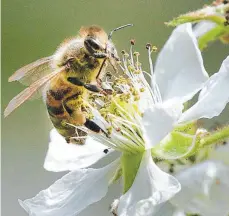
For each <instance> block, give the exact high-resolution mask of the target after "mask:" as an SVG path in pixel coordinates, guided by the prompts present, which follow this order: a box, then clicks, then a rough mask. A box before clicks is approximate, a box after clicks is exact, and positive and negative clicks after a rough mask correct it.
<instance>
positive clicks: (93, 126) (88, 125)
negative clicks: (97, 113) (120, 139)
mask: <svg viewBox="0 0 229 216" xmlns="http://www.w3.org/2000/svg"><path fill="white" fill-rule="evenodd" d="M84 126H85V127H86V128H88V129H89V130H91V131H93V132H95V133H100V132H103V133H104V134H105V135H106V136H107V137H109V135H108V133H106V132H105V131H104V130H103V129H102V128H101V127H99V125H97V124H96V123H95V122H93V121H91V120H90V119H86V122H85V123H84Z"/></svg>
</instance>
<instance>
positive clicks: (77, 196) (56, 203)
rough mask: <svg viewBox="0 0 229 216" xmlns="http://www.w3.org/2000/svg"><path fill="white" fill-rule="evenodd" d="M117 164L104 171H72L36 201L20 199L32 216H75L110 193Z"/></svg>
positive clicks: (34, 199)
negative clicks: (110, 183) (111, 179)
mask: <svg viewBox="0 0 229 216" xmlns="http://www.w3.org/2000/svg"><path fill="white" fill-rule="evenodd" d="M117 166H118V161H114V162H113V163H111V164H109V165H107V166H105V167H103V168H101V169H91V168H88V169H80V170H76V171H71V172H69V173H68V174H67V175H65V176H63V177H62V178H61V179H59V180H58V181H56V182H55V183H54V184H53V185H51V186H50V187H49V188H48V189H46V190H43V191H41V192H40V193H38V194H37V195H36V196H35V197H34V198H32V199H27V200H25V201H21V200H19V203H20V205H21V206H22V207H23V208H24V209H25V210H26V211H27V212H28V213H29V215H30V216H74V215H76V214H77V213H79V212H81V211H82V210H83V209H85V208H86V207H87V206H88V205H90V204H92V203H94V202H97V201H99V200H101V199H102V198H103V197H104V196H105V195H106V193H107V190H108V184H109V180H110V177H111V174H112V173H114V171H115V170H116V169H117Z"/></svg>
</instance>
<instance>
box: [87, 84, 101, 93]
mask: <svg viewBox="0 0 229 216" xmlns="http://www.w3.org/2000/svg"><path fill="white" fill-rule="evenodd" d="M84 88H86V89H87V90H89V91H92V92H96V93H99V92H102V88H100V87H99V86H97V85H93V84H84Z"/></svg>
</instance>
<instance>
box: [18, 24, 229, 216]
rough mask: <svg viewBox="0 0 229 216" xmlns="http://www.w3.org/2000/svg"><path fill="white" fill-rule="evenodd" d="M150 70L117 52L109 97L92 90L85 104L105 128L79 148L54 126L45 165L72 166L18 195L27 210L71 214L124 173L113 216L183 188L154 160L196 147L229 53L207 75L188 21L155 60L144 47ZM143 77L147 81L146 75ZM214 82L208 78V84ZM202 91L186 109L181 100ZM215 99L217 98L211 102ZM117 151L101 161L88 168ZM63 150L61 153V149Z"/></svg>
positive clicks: (149, 209) (228, 68)
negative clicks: (31, 192) (33, 191)
mask: <svg viewBox="0 0 229 216" xmlns="http://www.w3.org/2000/svg"><path fill="white" fill-rule="evenodd" d="M147 51H148V56H149V64H150V74H148V73H146V72H145V71H144V70H143V66H142V65H141V64H140V60H139V53H137V52H134V51H133V44H132V45H131V48H130V52H128V53H127V52H123V53H122V63H121V64H120V68H121V70H122V76H121V75H114V77H112V79H111V80H110V79H107V80H105V81H104V83H103V84H104V85H106V88H107V89H110V90H111V92H112V94H111V95H101V94H99V93H98V94H94V93H93V94H92V95H91V97H90V99H89V100H88V104H87V108H88V109H90V112H91V113H92V114H93V118H92V119H93V121H94V122H95V123H96V124H97V125H99V127H100V128H102V130H103V131H105V132H106V134H107V136H106V135H105V134H104V133H103V134H94V133H91V132H90V131H89V130H87V129H86V128H84V127H83V126H82V127H81V126H75V127H76V128H79V127H80V128H79V129H81V130H84V131H85V132H87V133H88V134H89V136H88V138H87V139H86V143H85V145H84V146H75V145H71V144H69V145H67V144H66V142H65V140H64V139H63V138H62V137H61V136H60V135H58V133H57V132H56V131H55V130H53V131H52V132H51V141H50V145H49V150H48V153H47V157H46V160H45V164H44V167H45V168H46V169H47V170H50V171H55V172H57V171H64V170H69V171H70V172H69V173H68V174H67V175H65V176H63V177H62V178H61V179H60V180H58V181H57V182H55V183H54V184H53V185H52V186H51V187H49V188H48V189H46V190H43V191H41V192H40V193H38V195H36V196H35V197H34V198H32V199H27V200H25V201H20V204H21V206H22V207H23V208H24V209H25V210H26V211H27V212H28V213H29V214H30V215H33V216H36V215H37V216H38V215H39V216H48V215H49V216H51V215H55V216H73V215H77V214H78V213H80V212H81V211H82V210H83V209H85V208H86V207H87V206H88V205H90V204H92V203H94V202H97V201H99V200H101V199H102V198H103V197H104V196H105V195H106V193H107V190H108V187H109V185H110V184H112V183H113V182H115V181H117V180H118V179H120V178H122V180H123V194H122V195H121V196H120V198H118V201H116V202H115V206H113V208H112V211H113V213H114V214H116V215H118V216H129V215H131V216H132V215H133V216H148V215H152V213H153V211H154V208H155V207H156V206H157V205H159V204H161V203H163V202H166V201H167V200H169V199H171V198H172V197H173V196H174V195H175V194H176V193H178V192H179V191H180V189H181V186H180V183H179V181H178V180H177V179H176V178H175V177H173V176H172V175H170V174H168V173H166V172H164V171H162V170H161V169H160V168H159V167H158V166H157V165H156V163H155V160H156V159H157V158H159V159H164V160H171V159H173V160H174V159H178V158H183V157H187V156H188V155H190V154H191V153H192V152H193V151H195V150H196V146H198V147H199V144H200V139H199V137H198V135H199V134H198V131H197V127H196V124H195V122H196V120H198V119H200V118H203V117H204V118H212V117H214V116H217V115H219V114H220V113H221V111H222V110H223V109H224V107H225V105H226V103H228V101H229V93H228V91H223V92H224V93H223V94H221V97H218V95H219V91H221V90H222V89H224V90H225V89H226V88H227V85H228V82H229V58H227V59H226V60H224V62H223V64H222V67H221V68H220V70H219V72H218V73H217V74H215V75H213V76H212V77H210V78H209V77H208V74H207V72H206V71H205V69H204V65H203V59H202V56H201V52H200V50H199V48H198V45H197V40H196V37H195V36H194V34H193V31H192V28H191V24H189V23H188V24H184V25H181V26H179V27H177V28H176V29H175V30H174V31H173V33H172V35H171V36H170V38H169V39H168V41H167V42H166V44H165V45H164V47H163V49H162V50H161V51H160V53H159V55H158V58H157V61H156V64H155V66H154V65H153V63H152V60H151V52H152V47H151V46H150V45H147ZM147 75H149V76H150V80H151V85H150V84H149V83H148V82H147V81H146V79H145V76H147ZM213 83H214V84H213ZM200 90H201V93H200V95H199V99H198V101H197V103H196V104H195V105H194V106H192V107H191V108H190V109H188V110H184V106H183V104H184V103H185V102H186V101H188V100H190V99H191V98H192V97H193V96H194V95H195V94H196V93H197V92H198V91H200ZM216 100H217V103H215V102H216ZM114 151H118V152H120V153H121V155H119V156H118V157H117V158H116V159H115V160H114V161H112V162H111V163H109V164H107V165H106V166H104V167H102V168H99V169H94V168H86V167H89V166H91V165H93V164H94V163H95V162H97V161H98V160H99V159H102V158H104V157H106V156H107V155H109V154H110V153H113V152H114ZM63 152H64V154H63Z"/></svg>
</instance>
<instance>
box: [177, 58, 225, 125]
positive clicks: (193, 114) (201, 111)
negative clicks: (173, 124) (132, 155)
mask: <svg viewBox="0 0 229 216" xmlns="http://www.w3.org/2000/svg"><path fill="white" fill-rule="evenodd" d="M228 102H229V56H228V57H227V58H226V59H225V60H224V61H223V63H222V65H221V68H220V70H219V72H218V73H215V74H214V75H213V76H211V77H210V79H209V80H208V81H207V82H206V83H205V85H204V87H203V89H202V91H201V92H200V95H199V99H198V102H197V103H196V104H194V105H193V106H192V107H191V108H190V109H188V110H187V111H186V112H184V113H183V114H182V116H181V118H180V120H179V122H187V121H192V120H197V119H199V118H212V117H214V116H218V115H219V114H220V113H221V112H222V111H223V109H224V108H225V106H226V104H227V103H228Z"/></svg>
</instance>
